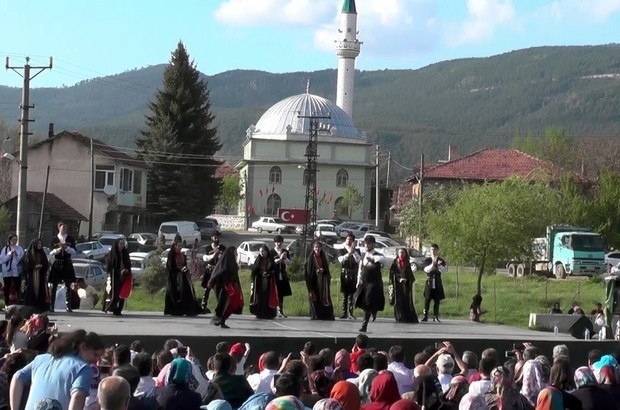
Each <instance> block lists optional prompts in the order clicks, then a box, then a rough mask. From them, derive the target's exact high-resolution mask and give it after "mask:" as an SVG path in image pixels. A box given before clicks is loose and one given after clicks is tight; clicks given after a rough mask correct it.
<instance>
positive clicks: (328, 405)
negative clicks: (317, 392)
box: [312, 399, 343, 410]
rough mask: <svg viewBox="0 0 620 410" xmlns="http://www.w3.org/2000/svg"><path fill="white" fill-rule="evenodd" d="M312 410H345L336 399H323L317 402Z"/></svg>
mask: <svg viewBox="0 0 620 410" xmlns="http://www.w3.org/2000/svg"><path fill="white" fill-rule="evenodd" d="M312 410H343V409H342V405H341V404H340V403H339V402H338V400H334V399H321V400H319V401H317V402H316V404H315V405H314V406H313V407H312Z"/></svg>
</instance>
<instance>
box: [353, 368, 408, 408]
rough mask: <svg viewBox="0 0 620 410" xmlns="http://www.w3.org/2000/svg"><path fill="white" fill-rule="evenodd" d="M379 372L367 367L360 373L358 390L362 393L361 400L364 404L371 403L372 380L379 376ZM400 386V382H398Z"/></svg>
mask: <svg viewBox="0 0 620 410" xmlns="http://www.w3.org/2000/svg"><path fill="white" fill-rule="evenodd" d="M378 374H379V372H377V371H376V370H375V369H365V370H363V371H362V372H361V373H360V377H359V383H358V387H357V389H358V391H359V394H360V401H361V403H362V404H366V403H370V389H371V388H372V381H373V380H374V379H375V377H377V375H378ZM396 387H398V383H397V384H396Z"/></svg>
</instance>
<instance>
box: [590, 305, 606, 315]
mask: <svg viewBox="0 0 620 410" xmlns="http://www.w3.org/2000/svg"><path fill="white" fill-rule="evenodd" d="M590 314H591V315H592V316H596V315H604V314H605V311H604V310H603V304H602V303H597V304H596V305H595V307H594V309H592V310H591V311H590Z"/></svg>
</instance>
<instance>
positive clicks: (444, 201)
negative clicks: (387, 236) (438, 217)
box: [400, 185, 459, 238]
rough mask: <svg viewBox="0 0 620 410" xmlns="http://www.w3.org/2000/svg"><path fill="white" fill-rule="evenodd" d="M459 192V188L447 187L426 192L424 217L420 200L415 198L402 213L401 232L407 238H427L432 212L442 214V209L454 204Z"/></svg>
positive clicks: (441, 186) (424, 194)
mask: <svg viewBox="0 0 620 410" xmlns="http://www.w3.org/2000/svg"><path fill="white" fill-rule="evenodd" d="M458 190H459V188H456V187H450V186H446V185H439V186H438V187H434V188H433V189H429V190H425V191H424V193H423V198H422V215H420V203H419V201H418V198H413V199H412V200H411V201H410V202H409V203H408V204H406V205H405V206H404V207H403V209H402V210H401V212H400V230H401V231H402V232H403V233H404V234H405V235H406V236H411V235H415V236H418V237H422V238H424V237H427V236H428V229H427V226H426V225H427V221H426V220H427V216H428V215H429V214H430V213H432V212H435V213H441V210H442V209H445V208H447V207H448V206H450V205H451V204H452V203H454V200H455V199H456V197H457V194H458ZM420 217H421V219H420Z"/></svg>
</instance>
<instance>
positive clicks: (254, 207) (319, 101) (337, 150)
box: [236, 0, 375, 220]
mask: <svg viewBox="0 0 620 410" xmlns="http://www.w3.org/2000/svg"><path fill="white" fill-rule="evenodd" d="M361 44H362V43H361V42H360V41H358V39H357V10H356V7H355V0H344V5H343V8H342V12H341V16H340V28H339V30H338V39H337V40H335V49H336V55H337V56H338V80H337V92H336V95H337V97H336V103H335V104H334V103H333V102H331V101H329V100H327V99H325V98H322V97H320V96H318V95H313V94H310V93H309V90H308V89H307V90H306V93H305V94H300V95H294V96H292V97H288V98H285V99H284V100H282V101H280V102H278V103H276V104H275V105H273V106H272V107H271V108H269V109H268V110H267V111H266V112H265V113H264V114H263V116H262V117H261V118H260V119H259V120H258V122H257V123H256V125H251V126H250V127H249V128H248V130H247V134H246V139H245V141H244V143H243V159H242V160H241V161H240V162H239V163H238V164H237V165H236V168H237V169H238V170H239V173H240V176H241V181H242V183H243V184H244V185H245V188H244V189H245V198H244V199H243V200H242V201H241V203H240V204H239V215H245V213H246V212H249V213H250V214H256V215H258V216H267V215H273V216H278V215H279V210H280V209H289V210H290V209H301V210H303V209H304V201H305V194H306V187H305V180H304V171H305V163H306V157H305V156H304V154H305V152H306V147H307V145H308V139H309V130H310V120H309V119H308V118H304V117H308V116H311V115H318V116H325V117H329V118H325V119H321V120H320V121H321V123H320V127H319V129H320V130H321V131H320V132H319V136H318V154H319V156H318V163H317V169H318V173H317V200H318V205H317V219H321V218H332V217H334V216H344V215H340V214H339V212H338V209H339V206H338V204H339V203H340V201H342V200H343V194H344V191H345V188H346V187H347V186H348V185H352V186H354V187H355V188H357V190H358V191H359V192H360V193H361V194H362V197H363V205H362V206H361V207H360V208H359V209H357V210H356V211H355V212H354V213H353V215H350V219H354V220H361V219H363V218H364V216H365V215H367V214H368V212H369V210H370V207H371V203H370V198H371V179H372V172H373V170H374V167H375V164H374V149H373V145H372V144H370V143H369V142H367V141H366V138H365V135H363V134H362V133H361V132H360V131H359V130H358V129H357V128H356V127H355V124H354V122H353V118H352V116H353V91H354V75H355V58H356V57H357V56H358V55H359V53H360V46H361Z"/></svg>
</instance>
